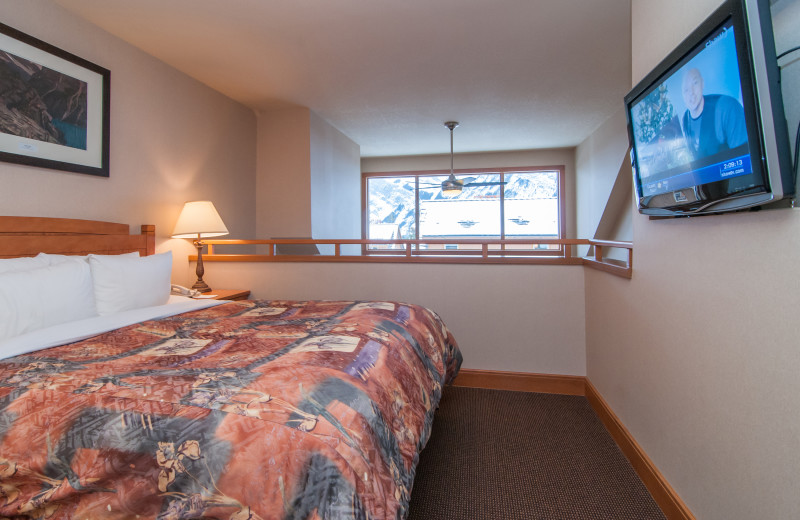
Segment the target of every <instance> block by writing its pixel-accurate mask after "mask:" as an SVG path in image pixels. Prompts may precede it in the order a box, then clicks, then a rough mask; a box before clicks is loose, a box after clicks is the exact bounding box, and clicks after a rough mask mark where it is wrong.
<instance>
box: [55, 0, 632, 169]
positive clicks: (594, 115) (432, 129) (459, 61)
mask: <svg viewBox="0 0 800 520" xmlns="http://www.w3.org/2000/svg"><path fill="white" fill-rule="evenodd" d="M56 2H57V3H58V4H60V5H62V6H64V7H65V8H67V9H69V10H71V11H73V12H75V13H76V14H78V15H80V16H82V17H84V18H86V19H87V20H89V21H91V22H92V23H94V24H96V25H98V26H100V27H102V28H104V29H105V30H107V31H108V32H110V33H112V34H115V35H117V36H118V37H120V38H122V39H123V40H126V41H127V42H129V43H131V44H133V45H135V46H136V47H139V48H140V49H142V50H144V51H145V52H147V53H149V54H151V55H153V56H155V57H157V58H159V59H161V60H163V61H164V62H166V63H168V64H169V65H171V66H173V67H175V68H176V69H178V70H181V71H183V72H184V73H186V74H188V75H189V76H192V77H194V78H196V79H197V80H199V81H201V82H203V83H205V84H207V85H209V86H211V87H212V88H214V89H216V90H218V91H220V92H222V93H224V94H226V95H228V96H229V97H231V98H233V99H235V100H237V101H239V102H241V103H243V104H245V105H247V106H249V107H252V108H253V109H255V110H272V109H276V108H279V107H284V106H293V105H300V106H306V107H309V108H310V109H311V110H313V111H314V112H315V113H317V114H319V115H320V116H321V117H322V118H324V119H325V120H327V121H328V122H329V123H331V124H332V125H333V126H335V127H336V128H338V129H339V130H340V131H342V132H343V133H345V134H346V135H347V136H349V137H350V138H351V139H353V140H354V141H355V142H356V143H358V144H359V145H360V147H361V153H362V155H363V156H386V155H409V154H428V153H444V152H448V151H449V145H450V144H449V133H448V130H447V129H446V128H445V127H444V126H443V124H442V123H443V122H444V121H447V120H457V121H460V122H461V126H460V127H459V128H458V129H457V130H456V135H455V148H456V152H471V151H489V150H517V149H530V148H549V147H562V146H575V145H577V144H579V143H580V142H581V141H582V140H583V139H584V138H585V137H587V136H588V135H589V134H590V133H591V132H592V131H593V130H594V129H595V128H597V127H598V126H599V125H600V124H601V123H602V122H603V121H605V120H606V119H607V118H608V117H609V116H610V115H611V114H612V113H613V112H614V111H615V110H618V109H619V108H620V107H622V98H623V96H624V95H625V93H626V92H627V90H628V89H629V87H630V1H629V0H224V1H223V0H166V1H165V0H56Z"/></svg>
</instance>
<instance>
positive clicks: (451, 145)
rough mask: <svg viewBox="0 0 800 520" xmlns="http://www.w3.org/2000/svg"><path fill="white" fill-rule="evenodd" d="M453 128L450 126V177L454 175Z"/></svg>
mask: <svg viewBox="0 0 800 520" xmlns="http://www.w3.org/2000/svg"><path fill="white" fill-rule="evenodd" d="M453 128H454V127H450V177H451V178H452V177H453Z"/></svg>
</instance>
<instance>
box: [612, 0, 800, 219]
mask: <svg viewBox="0 0 800 520" xmlns="http://www.w3.org/2000/svg"><path fill="white" fill-rule="evenodd" d="M745 14H746V12H745V9H744V6H743V4H742V3H741V0H729V1H728V2H726V4H724V5H723V7H721V8H720V9H719V10H718V11H717V12H716V13H715V14H714V15H712V16H711V17H710V18H709V19H708V20H706V22H704V24H703V25H702V26H701V27H699V28H698V29H697V30H696V31H695V32H694V33H693V34H692V35H690V36H689V38H687V40H686V41H684V42H683V43H682V44H681V46H680V47H679V48H678V49H676V50H675V51H674V52H673V53H672V54H671V55H670V56H669V57H668V58H667V59H666V60H665V61H664V62H662V63H661V64H660V65H659V67H657V68H656V70H654V71H653V72H652V73H651V74H650V75H648V77H647V78H645V80H644V81H642V83H640V84H639V85H638V86H637V87H636V88H634V90H633V91H632V92H631V93H630V94H628V96H627V97H626V107H627V114H628V122H629V128H628V130H629V134H630V138H631V144H632V152H631V153H632V162H633V165H634V170H635V180H636V188H637V191H638V196H639V208H640V211H641V212H643V213H651V214H674V213H678V214H682V213H700V212H703V211H708V212H712V211H726V210H732V209H738V208H740V207H748V206H754V205H759V204H764V203H766V202H769V201H771V200H774V199H775V198H780V197H782V196H784V192H787V193H788V192H793V190H794V186H793V183H792V186H791V187H790V189H789V190H786V189H784V188H786V187H785V186H773V184H774V182H771V180H772V181H774V180H775V179H774V178H773V179H771V178H770V176H769V175H768V171H767V167H766V166H767V164H766V160H765V150H764V136H765V133H764V121H763V120H762V119H763V114H762V112H761V111H760V109H759V102H758V100H759V99H760V98H759V92H758V90H759V89H764V90H766V91H769V90H770V86H769V85H758V88H757V81H756V78H755V75H754V67H753V65H752V62H751V60H750V57H751V56H752V55H753V52H754V50H753V47H752V45H751V38H749V37H748V33H747V32H746V30H745V28H747V27H748V23H747V22H746V19H745ZM756 21H758V20H756ZM766 29H767V30H771V29H770V26H767V28H766ZM763 30H764V28H763V27H762V28H760V29H759V31H760V32H759V34H758V36H759V41H760V40H761V38H763V37H764V34H763ZM767 40H768V43H769V42H771V33H770V34H769V38H767ZM756 50H757V51H758V52H759V53H760V54H763V51H761V50H758V49H756ZM771 55H772V58H771V59H772V60H773V61H775V58H774V45H773V49H772V50H771ZM759 57H760V58H761V62H762V63H763V62H765V59H766V60H768V59H770V58H769V53H767V56H766V58H765V57H764V56H763V55H762V56H759ZM768 66H769V65H768ZM772 66H773V67H776V65H775V64H773V65H772ZM775 83H777V82H775ZM773 94H774V93H773ZM777 96H778V98H779V99H778V100H779V101H780V92H778V94H777ZM767 101H768V102H769V103H770V106H769V107H768V109H769V110H772V109H773V108H774V107H773V106H772V105H773V104H774V103H773V102H772V101H770V100H769V98H767ZM779 110H780V114H779V117H780V118H781V119H782V118H783V113H782V112H783V110H782V105H781V106H780V107H779ZM772 120H773V117H772V114H770V117H768V121H767V124H771V121H772ZM780 122H783V124H784V125H785V122H784V121H782V120H781V121H780ZM773 133H774V132H771V133H770V132H768V134H769V135H772V134H773ZM770 139H773V140H774V137H770ZM787 139H788V137H787ZM785 147H786V151H784V150H781V152H780V153H781V155H786V154H788V144H786V145H785ZM777 174H778V177H777V179H778V184H781V182H782V181H781V178H780V172H777ZM775 188H777V189H775ZM765 194H769V196H764V195H765ZM776 194H777V197H776ZM752 195H760V196H756V197H752ZM748 196H750V197H748ZM723 201H724V202H725V203H724V204H720V202H723Z"/></svg>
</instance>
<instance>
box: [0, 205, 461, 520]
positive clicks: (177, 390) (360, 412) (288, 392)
mask: <svg viewBox="0 0 800 520" xmlns="http://www.w3.org/2000/svg"><path fill="white" fill-rule="evenodd" d="M96 229H102V230H103V231H102V232H100V233H96V232H95V231H93V230H96ZM142 231H143V232H142V234H141V235H130V234H129V233H127V226H123V227H120V225H117V224H113V225H109V224H106V223H95V222H92V221H68V220H62V219H28V218H23V217H0V258H11V257H26V256H27V257H30V256H32V255H36V254H38V253H41V252H44V253H62V254H63V253H67V254H71V255H76V254H90V253H92V255H90V257H88V258H91V259H92V261H94V260H96V258H101V257H95V256H94V255H93V253H101V254H102V255H108V254H112V255H113V254H121V253H130V252H139V253H140V254H141V255H145V256H151V255H152V257H156V256H158V255H154V254H153V253H154V238H153V237H154V229H153V228H152V226H147V227H143V229H142ZM126 237H127V238H126ZM112 260H113V261H117V260H119V261H120V262H123V260H122V259H116V258H114V259H112ZM136 260H139V258H138V257H137V259H136ZM0 261H1V260H0ZM87 261H88V260H87ZM128 261H130V262H133V260H124V262H128ZM81 269H83V267H82V266H81ZM2 276H3V275H2V274H0V277H2ZM98 279H100V277H99V276H98V277H96V278H95V283H97V281H96V280H98ZM95 290H97V288H95ZM95 294H97V293H95ZM98 298H99V297H98ZM219 303H220V302H213V303H208V305H209V306H207V307H204V308H198V309H196V310H191V311H189V312H181V313H178V314H172V315H167V316H163V317H159V318H157V319H146V320H144V321H137V322H135V323H131V324H129V325H125V326H122V327H120V328H114V329H112V330H107V331H105V332H100V333H96V332H93V333H91V334H88V337H86V338H85V339H79V340H77V341H74V342H70V343H67V344H64V345H58V346H52V347H49V348H45V349H42V350H33V349H30V350H29V351H28V350H25V349H22V350H15V351H12V352H11V354H12V357H5V359H2V360H0V517H21V518H53V519H56V518H90V519H91V518H112V519H123V518H125V519H127V518H159V519H194V518H209V519H210V518H220V519H231V520H242V519H258V518H262V519H268V518H269V519H272V518H275V519H278V518H280V519H289V518H290V519H334V520H338V519H358V518H363V519H384V518H387V519H388V518H392V519H395V518H397V519H402V518H405V516H406V515H407V511H408V503H409V499H410V494H411V488H412V485H413V479H414V471H415V467H416V463H417V460H418V456H419V452H420V451H421V450H422V448H423V447H424V446H425V443H426V442H427V439H428V436H429V434H430V430H431V422H432V420H433V415H434V411H435V409H436V407H437V404H438V402H439V399H440V396H441V391H442V386H443V385H444V384H446V383H448V382H449V381H451V380H452V378H454V377H455V375H456V374H457V372H458V368H459V366H460V363H461V355H460V353H459V350H458V347H457V344H456V342H455V340H454V338H453V336H452V334H451V333H450V332H449V331H448V330H447V328H446V326H445V325H444V324H443V323H442V321H441V319H440V318H439V317H438V316H437V315H436V314H435V313H434V312H433V311H431V310H428V309H425V308H423V307H420V306H417V305H412V304H405V303H401V302H377V301H365V302H354V301H309V302H300V301H262V300H253V301H237V302H228V303H223V304H219ZM187 304H188V303H187ZM97 305H98V309H99V306H100V300H99V299H98V301H97ZM125 312H130V311H124V312H121V313H112V314H110V316H111V317H112V320H113V319H114V317H117V316H118V315H119V314H124V313H125ZM137 312H138V311H137ZM93 319H95V318H94V317H92V318H88V320H90V321H91V320H93ZM79 321H80V320H79ZM59 326H61V327H63V326H72V322H70V323H67V324H60V325H56V326H53V327H55V328H58V327H59ZM38 332H39V331H33V332H29V333H25V334H21V335H20V336H21V337H27V336H28V335H31V334H32V335H34V337H35V335H36V334H38ZM12 339H13V340H16V338H12ZM15 348H16V347H15ZM2 349H3V343H2V342H0V356H4V355H7V354H4V353H3V350H2ZM17 352H21V353H17Z"/></svg>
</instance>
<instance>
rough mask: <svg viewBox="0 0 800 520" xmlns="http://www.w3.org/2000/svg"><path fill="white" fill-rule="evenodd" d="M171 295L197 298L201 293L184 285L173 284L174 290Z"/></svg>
mask: <svg viewBox="0 0 800 520" xmlns="http://www.w3.org/2000/svg"><path fill="white" fill-rule="evenodd" d="M170 294H175V295H178V296H187V297H189V298H194V297H195V296H200V295H201V294H203V293H201V292H200V291H195V290H194V289H189V288H188V287H184V286H182V285H178V284H176V283H174V284H172V290H171V291H170Z"/></svg>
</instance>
